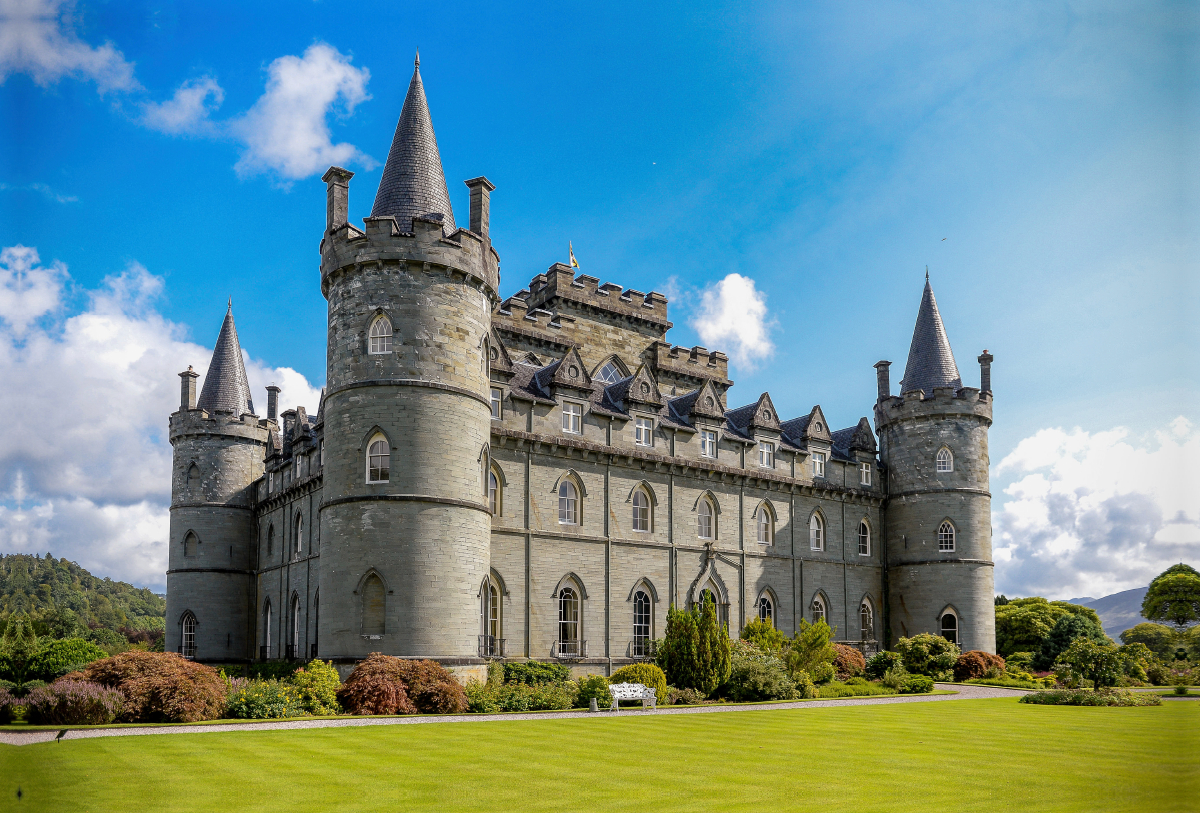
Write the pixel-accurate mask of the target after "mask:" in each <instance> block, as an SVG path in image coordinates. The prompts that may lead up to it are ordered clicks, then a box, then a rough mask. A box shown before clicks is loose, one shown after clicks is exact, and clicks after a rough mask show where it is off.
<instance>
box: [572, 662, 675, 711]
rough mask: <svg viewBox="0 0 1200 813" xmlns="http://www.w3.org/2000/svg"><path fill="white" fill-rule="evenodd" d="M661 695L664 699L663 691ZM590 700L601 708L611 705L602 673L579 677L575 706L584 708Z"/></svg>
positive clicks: (606, 682) (606, 680) (606, 683)
mask: <svg viewBox="0 0 1200 813" xmlns="http://www.w3.org/2000/svg"><path fill="white" fill-rule="evenodd" d="M656 668H657V667H656ZM618 682H619V681H618ZM663 696H664V699H665V696H666V695H665V692H664V695H663ZM592 700H595V701H596V705H597V706H600V707H601V708H604V707H606V706H611V705H612V693H611V692H610V691H609V690H608V678H606V677H605V676H604V675H588V676H587V677H583V678H580V679H579V694H577V695H576V696H575V707H576V708H581V709H586V708H588V706H590V705H591V702H592Z"/></svg>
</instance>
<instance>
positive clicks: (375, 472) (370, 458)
mask: <svg viewBox="0 0 1200 813" xmlns="http://www.w3.org/2000/svg"><path fill="white" fill-rule="evenodd" d="M391 469H392V451H391V449H390V448H388V442H387V438H385V437H384V436H383V435H376V436H375V437H373V438H371V442H370V444H368V445H367V482H368V483H386V482H387V481H388V480H390V479H391V476H392V475H391Z"/></svg>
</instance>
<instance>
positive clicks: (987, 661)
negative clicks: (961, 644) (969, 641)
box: [954, 649, 1004, 683]
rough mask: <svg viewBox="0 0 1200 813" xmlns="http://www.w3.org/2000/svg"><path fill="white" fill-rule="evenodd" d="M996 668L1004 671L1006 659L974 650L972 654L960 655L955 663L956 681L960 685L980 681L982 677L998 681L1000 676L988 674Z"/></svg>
mask: <svg viewBox="0 0 1200 813" xmlns="http://www.w3.org/2000/svg"><path fill="white" fill-rule="evenodd" d="M996 668H998V669H1000V670H1001V671H1003V670H1004V658H1001V657H1000V656H999V655H993V654H992V653H990V652H984V651H982V650H979V649H972V650H971V651H970V652H964V653H963V654H961V655H959V656H958V660H957V661H955V662H954V679H955V680H957V681H959V682H960V683H961V682H962V681H964V680H978V679H979V678H981V677H989V678H992V679H996V678H998V677H1000V675H989V674H988V670H989V669H996Z"/></svg>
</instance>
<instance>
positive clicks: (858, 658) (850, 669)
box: [833, 644, 867, 680]
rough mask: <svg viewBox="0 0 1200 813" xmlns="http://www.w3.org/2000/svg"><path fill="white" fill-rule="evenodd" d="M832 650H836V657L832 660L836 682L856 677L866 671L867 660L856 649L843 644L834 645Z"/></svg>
mask: <svg viewBox="0 0 1200 813" xmlns="http://www.w3.org/2000/svg"><path fill="white" fill-rule="evenodd" d="M833 648H834V649H836V650H837V657H836V658H834V659H833V670H834V671H835V672H836V673H837V679H838V680H846V679H848V678H852V677H858V676H859V675H861V674H862V673H863V672H864V671H866V668H867V659H866V658H864V657H863V656H862V653H861V652H859V651H858V650H857V649H855V648H854V647H852V646H846V645H845V644H834V645H833Z"/></svg>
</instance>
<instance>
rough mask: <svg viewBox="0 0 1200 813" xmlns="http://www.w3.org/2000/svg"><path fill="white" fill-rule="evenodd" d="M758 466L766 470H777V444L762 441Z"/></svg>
mask: <svg viewBox="0 0 1200 813" xmlns="http://www.w3.org/2000/svg"><path fill="white" fill-rule="evenodd" d="M758 465H759V466H761V467H762V468H764V469H773V468H775V444H774V443H767V442H766V441H761V442H760V443H759V444H758Z"/></svg>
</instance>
